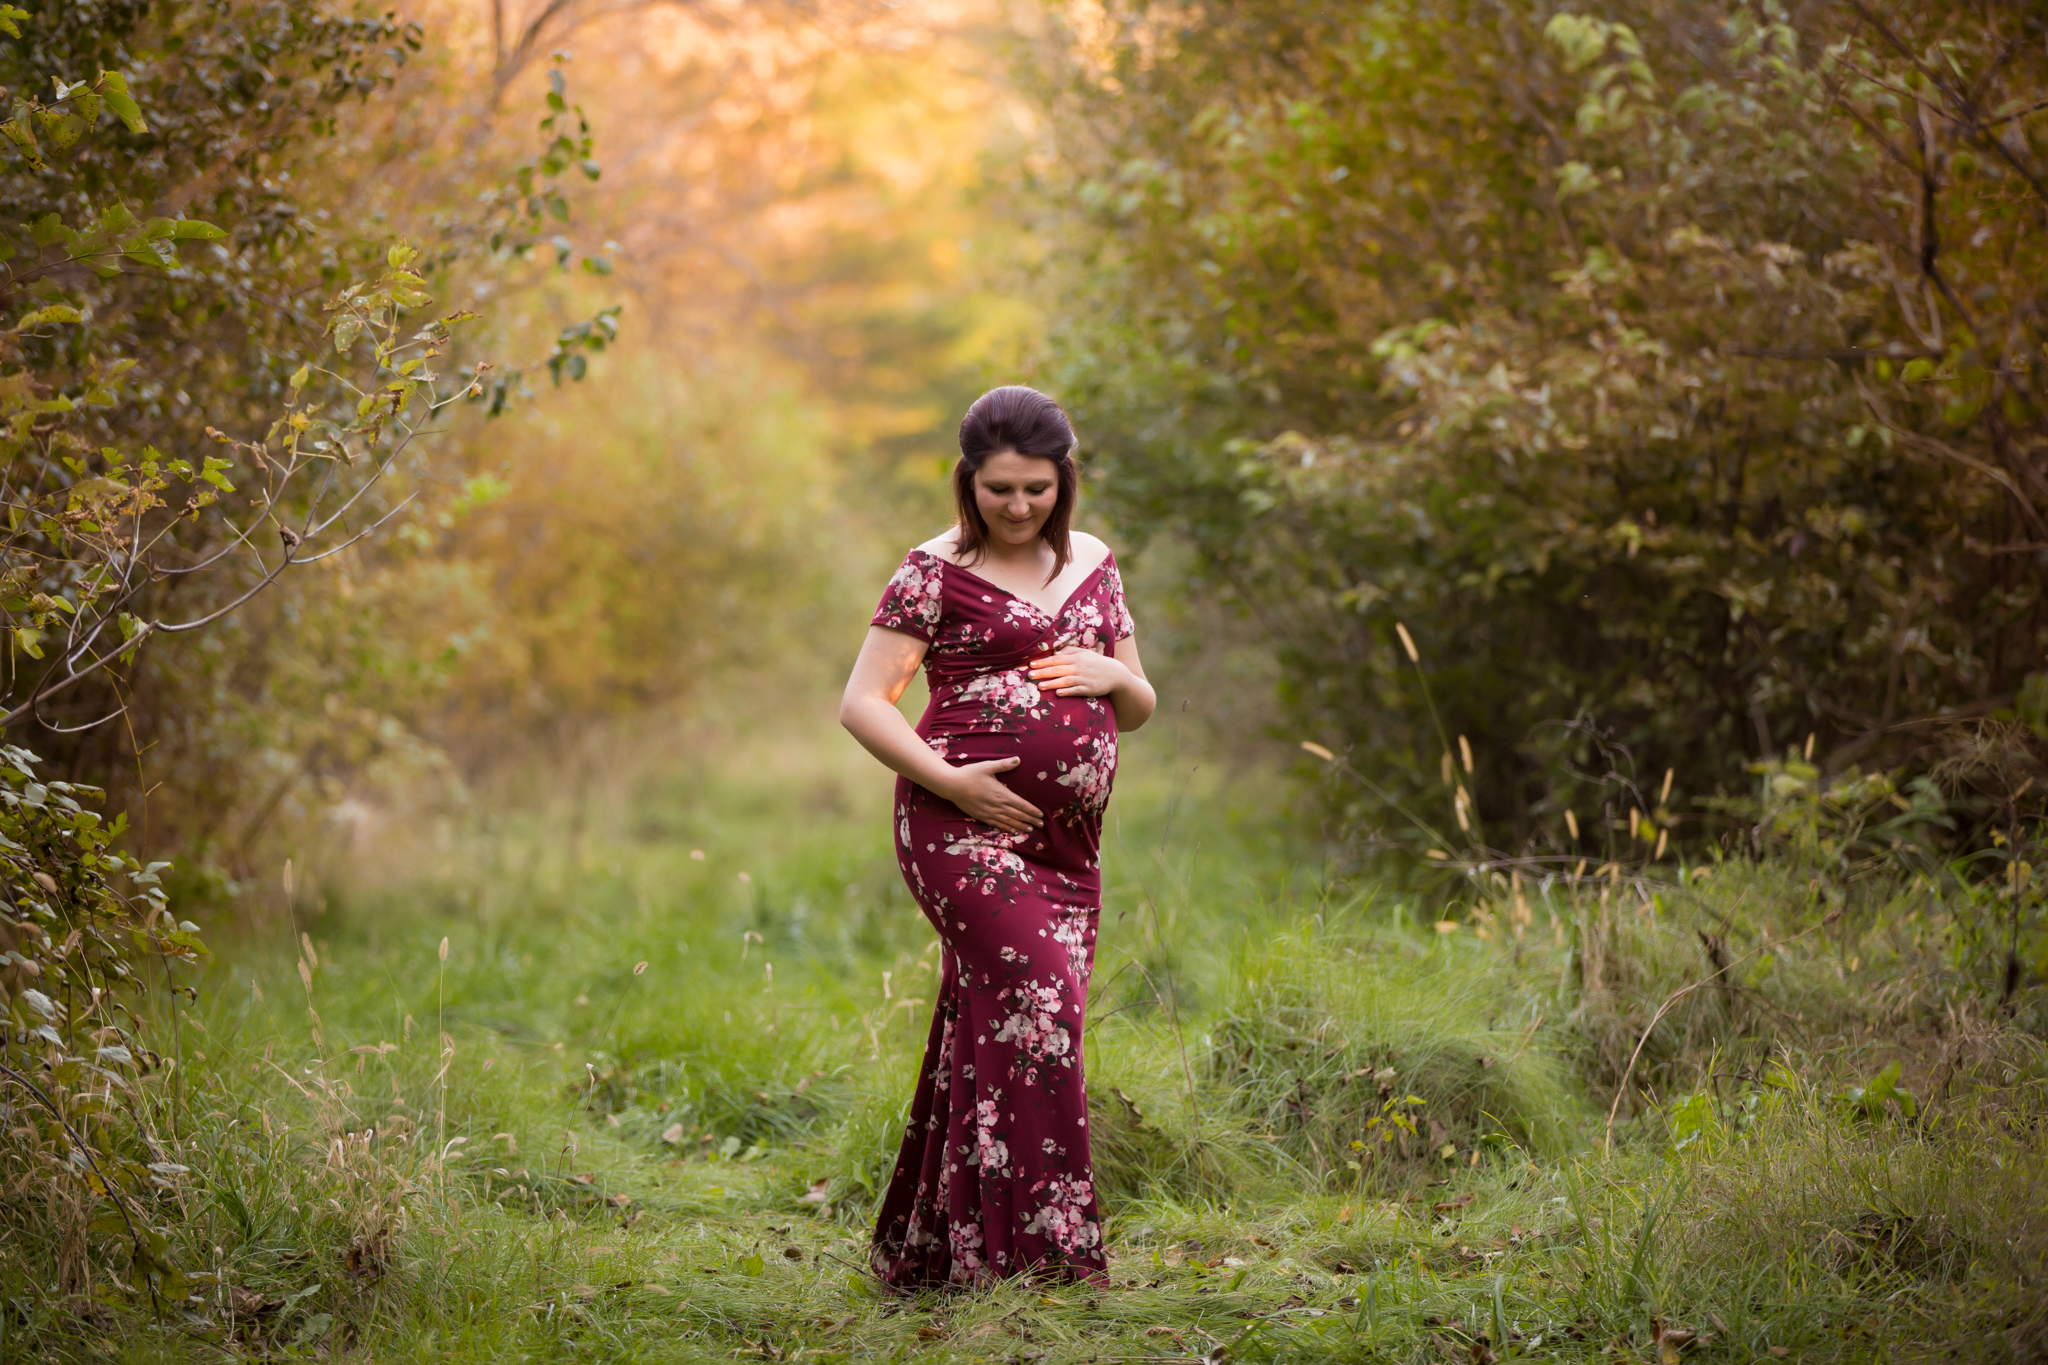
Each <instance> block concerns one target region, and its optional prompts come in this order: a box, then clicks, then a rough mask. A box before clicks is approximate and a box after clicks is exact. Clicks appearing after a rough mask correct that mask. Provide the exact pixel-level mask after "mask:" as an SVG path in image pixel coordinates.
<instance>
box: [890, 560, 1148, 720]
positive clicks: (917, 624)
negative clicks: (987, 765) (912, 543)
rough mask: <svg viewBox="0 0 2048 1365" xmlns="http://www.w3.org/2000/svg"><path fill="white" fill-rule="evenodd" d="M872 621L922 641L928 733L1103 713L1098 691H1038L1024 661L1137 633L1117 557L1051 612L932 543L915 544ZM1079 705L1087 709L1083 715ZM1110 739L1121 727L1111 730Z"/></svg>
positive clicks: (1109, 646)
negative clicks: (941, 553) (1094, 693)
mask: <svg viewBox="0 0 2048 1365" xmlns="http://www.w3.org/2000/svg"><path fill="white" fill-rule="evenodd" d="M873 624H874V625H878V626H882V627H884V628H885V629H888V630H896V631H901V632H903V633H904V634H906V635H912V636H915V637H916V638H918V639H920V640H923V641H924V642H925V643H926V644H928V645H929V646H930V647H931V648H930V649H929V650H928V651H927V652H926V654H925V660H924V664H925V672H926V675H927V678H928V680H929V681H930V683H931V692H932V701H931V706H930V707H929V708H928V709H927V711H926V712H925V717H924V720H923V721H922V722H920V724H919V726H918V732H919V733H920V734H922V735H924V736H925V737H926V738H927V739H931V738H933V737H934V736H941V735H946V734H966V733H973V732H980V733H992V732H993V733H1018V732H1020V731H1022V730H1025V729H1031V728H1035V727H1036V726H1038V725H1040V724H1053V725H1055V726H1057V728H1060V729H1065V730H1071V729H1073V728H1075V727H1076V725H1077V723H1079V724H1090V725H1092V724H1093V723H1095V722H1096V721H1098V719H1099V717H1098V715H1097V714H1096V713H1101V714H1103V715H1106V714H1107V712H1108V708H1107V706H1105V705H1104V703H1103V702H1102V699H1101V698H1099V697H1055V696H1053V695H1051V694H1050V693H1045V692H1041V691H1040V690H1039V687H1038V685H1037V684H1036V683H1034V682H1032V681H1031V679H1030V677H1029V675H1028V673H1027V669H1028V668H1029V666H1030V663H1031V661H1032V660H1033V659H1036V658H1039V657H1041V656H1043V655H1046V654H1052V653H1055V652H1057V651H1059V650H1062V649H1068V648H1078V649H1094V650H1100V651H1101V652H1103V653H1105V654H1107V653H1109V652H1111V651H1112V650H1113V649H1114V648H1115V646H1116V642H1117V641H1118V640H1120V639H1122V638H1124V637H1125V636H1127V635H1129V634H1131V633H1132V626H1131V616H1130V612H1129V611H1128V610H1127V609H1126V607H1125V605H1124V590H1123V582H1122V580H1121V579H1120V578H1119V577H1118V575H1117V571H1116V558H1115V556H1113V555H1109V556H1105V557H1104V558H1103V561H1102V563H1101V564H1099V565H1097V566H1096V567H1095V568H1094V569H1092V570H1091V571H1090V572H1089V574H1088V576H1087V577H1086V578H1083V579H1082V580H1081V582H1080V583H1079V584H1078V585H1076V586H1075V588H1074V590H1073V591H1072V592H1070V593H1069V594H1068V595H1067V600H1066V601H1065V603H1063V604H1062V605H1061V607H1060V609H1059V610H1058V611H1057V612H1047V611H1046V610H1045V609H1044V608H1042V607H1040V606H1038V605H1037V604H1036V603H1033V602H1029V601H1027V600H1025V599H1024V598H1022V597H1019V596H1017V595H1016V594H1015V593H1012V592H1009V591H1007V590H1006V589H1004V588H1002V587H1000V586H998V585H997V584H994V583H991V582H989V581H988V580H987V579H985V578H983V577H981V575H979V574H977V573H975V572H973V571H972V570H970V569H963V568H961V567H960V566H959V565H957V564H951V563H948V562H947V561H946V560H944V559H941V558H939V556H937V555H935V554H932V553H931V552H930V551H928V550H912V551H911V552H910V553H909V554H908V555H906V556H905V557H904V560H903V563H902V564H901V565H900V566H899V567H898V568H897V570H896V574H895V576H894V577H893V578H891V579H890V580H889V587H888V589H887V591H885V592H884V593H883V594H882V602H881V605H880V606H879V607H877V608H876V610H875V615H874V619H873ZM1081 712H1088V713H1089V714H1088V715H1087V717H1086V718H1085V720H1084V718H1083V716H1082V715H1081ZM1109 733H1110V735H1111V736H1112V737H1113V736H1114V735H1115V729H1114V726H1113V724H1112V728H1111V729H1110V731H1109Z"/></svg>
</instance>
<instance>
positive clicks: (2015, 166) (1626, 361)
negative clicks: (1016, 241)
mask: <svg viewBox="0 0 2048 1365" xmlns="http://www.w3.org/2000/svg"><path fill="white" fill-rule="evenodd" d="M1070 13H1071V16H1072V20H1073V22H1072V25H1071V27H1070V28H1068V29H1066V30H1064V31H1062V32H1061V34H1060V36H1059V38H1058V40H1057V41H1052V42H1048V43H1047V44H1045V45H1044V46H1043V47H1042V48H1041V53H1042V58H1041V63H1040V67H1039V69H1040V70H1041V71H1043V72H1045V73H1046V74H1045V76H1044V81H1045V84H1044V97H1045V99H1046V100H1047V102H1048V104H1049V107H1050V108H1051V109H1052V110H1053V111H1054V120H1053V126H1054V128H1055V130H1056V134H1055V135H1056V138H1057V141H1058V144H1059V153H1060V154H1059V158H1058V161H1057V163H1056V166H1055V168H1053V169H1051V170H1049V171H1048V173H1047V175H1046V177H1045V181H1044V187H1043V194H1042V197H1041V198H1040V199H1039V200H1038V202H1039V203H1040V204H1041V205H1042V206H1043V209H1042V211H1043V212H1044V214H1045V215H1046V219H1045V228H1044V230H1045V231H1046V232H1047V233H1048V234H1049V235H1050V236H1051V237H1052V238H1053V239H1054V240H1056V241H1057V242H1058V243H1059V244H1060V247H1059V249H1058V250H1056V251H1054V252H1053V253H1052V256H1053V259H1054V261H1055V262H1056V265H1055V268H1054V269H1053V270H1052V271H1050V272H1049V274H1050V276H1051V279H1052V281H1053V282H1055V283H1056V285H1057V287H1058V289H1059V294H1058V297H1059V300H1060V302H1059V304H1058V305H1057V306H1056V307H1054V308H1053V309H1052V310H1051V312H1052V316H1053V317H1054V318H1055V319H1056V320H1057V322H1056V338H1055V348H1054V349H1055V353H1056V355H1057V364H1056V365H1055V367H1054V369H1053V373H1054V374H1056V375H1057V380H1056V382H1055V385H1054V386H1055V387H1056V388H1057V389H1059V391H1060V392H1061V393H1062V394H1063V396H1064V397H1065V398H1067V400H1068V401H1070V402H1071V403H1073V405H1074V406H1075V408H1076V409H1077V410H1078V411H1079V412H1081V413H1082V414H1084V417H1085V422H1086V426H1087V430H1088V439H1089V441H1090V444H1091V446H1092V447H1093V451H1094V453H1095V455H1096V462H1095V467H1096V468H1097V469H1098V471H1099V472H1100V474H1101V485H1100V486H1101V489H1102V492H1103V493H1104V495H1105V496H1106V497H1107V498H1108V499H1109V501H1110V503H1111V504H1112V506H1113V508H1114V515H1115V517H1116V519H1117V522H1118V524H1119V526H1120V527H1121V528H1123V529H1124V530H1125V531H1126V533H1127V534H1129V535H1130V536H1132V537H1134V538H1139V539H1142V538H1146V537H1151V536H1168V537H1173V538H1176V539H1178V540H1180V541H1182V542H1183V543H1185V544H1186V545H1188V546H1190V547H1192V550H1193V554H1194V564H1195V567H1196V571H1197V572H1196V578H1195V580H1194V581H1195V583H1196V584H1197V585H1198V586H1197V587H1195V588H1194V589H1193V591H1195V592H1200V593H1209V594H1214V595H1216V596H1219V597H1225V598H1230V599H1234V600H1236V601H1237V602H1239V603H1240V604H1241V605H1242V607H1243V608H1244V610H1245V611H1247V612H1248V613H1250V615H1251V616H1252V617H1253V618H1255V619H1256V620H1257V622H1258V623H1259V626H1260V628H1261V630H1262V632H1263V634H1264V635H1265V637H1266V638H1267V639H1269V640H1270V641H1271V642H1272V643H1273V645H1274V647H1275V648H1276V649H1277V650H1278V652H1279V656H1280V659H1281V663H1282V669H1283V679H1284V681H1283V688H1284V695H1285V699H1286V704H1287V706H1288V708H1289V711H1290V713H1291V715H1292V716H1293V718H1294V719H1295V721H1296V723H1297V724H1298V725H1299V726H1300V733H1301V735H1302V736H1303V737H1307V738H1311V739H1314V740H1316V741H1320V742H1321V743H1322V744H1324V745H1326V746H1328V747H1330V748H1332V749H1335V750H1338V751H1341V752H1343V753H1346V754H1349V755H1350V757H1351V761H1352V763H1353V764H1354V765H1355V766H1356V767H1357V768H1358V769H1359V770H1361V771H1363V772H1365V773H1369V774H1370V775H1371V778H1372V779H1373V780H1374V781H1375V782H1376V783H1377V784H1378V785H1379V786H1381V787H1383V788H1385V789H1386V790H1385V791H1383V792H1381V793H1380V794H1377V795H1376V794H1374V793H1373V792H1372V791H1370V790H1367V789H1365V788H1363V787H1349V788H1347V789H1346V791H1345V793H1344V796H1343V798H1342V800H1343V801H1344V802H1345V803H1347V804H1348V806H1349V809H1350V812H1351V816H1352V818H1353V819H1355V820H1359V821H1362V822H1363V823H1364V824H1365V825H1366V826H1367V827H1368V828H1372V829H1376V830H1378V831H1380V832H1383V833H1384V834H1385V835H1386V836H1387V837H1392V838H1398V839H1411V840H1412V839H1419V838H1421V837H1422V836H1420V835H1418V834H1417V833H1416V831H1414V830H1413V829H1411V828H1407V827H1406V826H1405V822H1404V821H1403V820H1401V819H1400V818H1399V817H1398V816H1396V815H1395V814H1394V812H1393V810H1392V808H1391V806H1390V804H1389V802H1390V801H1392V800H1397V799H1400V800H1406V801H1428V802H1430V803H1432V809H1435V810H1446V809H1447V807H1448V805H1449V801H1448V800H1442V799H1440V798H1443V797H1447V796H1448V795H1449V788H1452V787H1459V788H1462V787H1464V786H1466V785H1469V788H1470V792H1471V794H1472V797H1473V799H1474V800H1476V812H1474V815H1473V818H1474V821H1475V824H1476V828H1477V829H1480V830H1483V831H1484V833H1485V836H1486V838H1487V839H1488V840H1490V841H1491V842H1492V843H1494V844H1495V845H1498V846H1502V847H1507V846H1524V845H1528V844H1531V843H1533V844H1534V846H1536V847H1539V848H1543V849H1547V850H1551V851H1553V852H1556V853H1562V854H1566V855H1571V854H1577V853H1581V852H1597V851H1600V850H1603V849H1605V848H1607V847H1608V846H1609V845H1610V843H1611V841H1610V840H1609V839H1608V838H1607V837H1606V835H1605V833H1604V832H1598V831H1596V830H1595V826H1594V822H1592V821H1590V820H1589V821H1588V822H1587V835H1586V837H1584V838H1579V837H1576V835H1575V834H1574V833H1573V832H1571V831H1569V830H1568V829H1567V827H1566V824H1565V822H1564V821H1563V819H1562V818H1561V817H1562V815H1563V812H1564V811H1565V810H1567V809H1570V808H1572V807H1574V806H1576V808H1577V814H1578V816H1586V815H1587V814H1588V813H1589V812H1590V811H1592V810H1594V809H1595V808H1597V807H1600V806H1603V805H1604V806H1605V807H1606V811H1605V814H1606V817H1607V820H1606V821H1605V822H1604V823H1607V824H1609V825H1610V827H1612V824H1613V822H1615V821H1618V820H1619V819H1620V817H1621V816H1623V815H1624V814H1625V813H1626V811H1627V809H1628V807H1629V806H1630V805H1632V804H1634V805H1641V806H1643V807H1645V808H1647V807H1649V806H1650V805H1651V804H1652V803H1653V801H1654V798H1655V792H1656V789H1657V788H1658V787H1659V786H1660V779H1661V775H1662V773H1663V772H1664V770H1666V769H1667V768H1672V769H1675V770H1676V783H1677V791H1678V792H1679V793H1680V796H1681V799H1682V801H1683V802H1685V803H1688V808H1689V809H1694V810H1696V809H1697V807H1696V806H1691V805H1690V804H1689V803H1692V802H1693V801H1695V800H1696V799H1697V798H1699V797H1703V796H1714V795H1729V794H1736V793H1743V792H1746V791H1747V790H1749V789H1750V788H1751V786H1752V784H1753V783H1754V781H1755V778H1754V777H1753V776H1751V774H1750V771H1749V770H1750V769H1751V767H1752V766H1753V765H1756V764H1759V763H1765V764H1769V763H1781V762H1783V761H1785V760H1787V759H1788V757H1789V758H1790V759H1791V760H1792V761H1794V762H1795V764H1797V763H1801V762H1804V761H1805V760H1811V764H1812V766H1813V768H1815V769H1817V770H1818V771H1819V772H1820V773H1822V774H1828V775H1833V774H1840V773H1843V772H1845V771H1848V770H1850V769H1852V768H1854V767H1856V766H1858V765H1860V766H1862V767H1864V768H1866V769H1867V768H1872V767H1876V768H1894V769H1895V768H1898V767H1900V766H1902V765H1903V766H1907V767H1911V768H1914V769H1916V770H1919V771H1925V770H1926V769H1928V768H1929V767H1930V766H1932V765H1934V764H1935V763H1937V762H1939V761H1940V760H1941V759H1942V757H1943V755H1945V754H1953V753H1955V752H1959V751H1962V750H1970V749H1972V748H1973V746H1976V747H1981V746H1982V745H1983V743H1984V742H1985V737H1986V736H1987V735H1989V736H1992V737H1993V745H1992V747H1994V748H1997V749H1999V750H2000V751H2002V752H2012V753H2015V754H2016V755H2017V756H2016V757H2015V759H2014V762H2013V765H2012V769H2011V771H2012V772H2013V774H2015V776H2014V777H2013V781H2012V784H2011V785H2010V786H2006V787H2003V788H2002V789H2001V790H2000V792H1999V794H1998V795H1997V796H1995V797H1987V796H1985V795H1984V793H1983V792H1982V791H1973V792H1971V795H1972V797H1973V799H1975V800H1976V802H1977V804H1976V806H1975V818H1976V819H1977V820H1980V821H1984V822H1988V823H1989V824H1994V825H1998V826H2001V827H2003V826H2005V825H2006V824H2008V823H2009V822H2010V820H2011V819H2013V818H2014V817H2015V814H2016V808H2015V807H2014V805H2013V804H2012V799H2020V800H2025V799H2028V798H2025V797H2022V796H2021V795H2020V793H2021V789H2022V787H2023V786H2024V784H2025V782H2026V780H2027V778H2029V777H2038V776H2039V775H2040V774H2041V765H2040V760H2039V755H2040V753H2041V749H2040V748H2039V747H2038V746H2039V744H2040V742H2041V740H2042V739H2044V738H2048V673H2044V647H2048V614H2044V610H2048V609H2044V605H2043V602H2042V594H2041V585H2042V580H2043V572H2042V571H2043V568H2044V566H2048V426H2044V408H2043V402H2044V398H2043V394H2042V390H2041V383H2042V380H2041V364H2042V360H2043V351H2042V343H2043V341H2044V332H2043V317H2044V314H2043V311H2042V293H2041V290H2042V281H2043V279H2044V278H2048V274H2044V256H2043V253H2044V247H2048V236H2044V217H2043V215H2044V210H2048V199H2044V190H2048V121H2044V111H2043V103H2042V102H2043V99H2044V96H2048V64H2044V48H2043V38H2044V23H2048V20H2044V18H2043V16H2042V15H2041V13H2040V11H2039V10H2038V9H2037V8H2035V7H2031V6H2025V5H2009V4H1985V5H1961V4H1957V5H1951V4H1936V5H1924V6H1913V7H1909V8H1907V9H1896V8H1894V9H1892V10H1887V11H1886V12H1885V13H1884V14H1883V15H1882V17H1880V16H1879V15H1878V13H1877V12H1876V11H1872V10H1866V9H1865V8H1863V7H1862V6H1861V5H1859V4H1857V3H1854V0H1851V3H1813V4H1794V5H1779V4H1776V3H1765V4H1750V3H1730V4H1689V5H1670V4H1656V3H1652V4H1646V5H1631V4H1623V5H1619V6H1605V7H1599V8H1598V9H1597V10H1595V11H1579V10H1575V9H1574V8H1573V7H1552V6H1549V5H1527V4H1516V3H1471V4H1452V5H1448V6H1446V5H1434V4H1432V5H1419V4H1407V3H1402V2H1401V0H1396V2H1395V3H1390V4H1378V5H1371V6H1363V7H1361V6H1357V5H1342V4H1331V5H1321V4H1313V3H1310V4H1301V3H1278V2H1277V0H1218V2H1217V3H1210V4H1205V5H1201V6H1197V7H1185V6H1178V5H1175V6H1167V5H1147V4H1114V3H1112V4H1109V5H1106V6H1077V7H1074V8H1073V9H1072V10H1071V11H1070ZM1397 623H1405V624H1406V626H1407V627H1408V629H1409V630H1410V631H1411V632H1412V634H1413V638H1414V640H1415V643H1416V645H1417V646H1418V648H1419V651H1420V668H1419V669H1417V668H1414V667H1412V666H1411V664H1410V660H1409V659H1408V657H1406V654H1405V651H1404V649H1403V647H1402V646H1401V644H1400V643H1399V642H1398V640H1397V636H1396V631H1395V627H1396V624H1397ZM1425 686H1426V688H1427V689H1428V691H1429V692H1431V693H1433V694H1434V707H1433V708H1432V705H1431V704H1430V702H1429V699H1428V697H1427V696H1426V695H1425V693H1424V690H1423V689H1424V687H1425ZM1439 716H1440V720H1439V719H1438V717H1439ZM1987 727H1989V728H1987ZM1464 737H1469V739H1467V738H1464ZM1467 742H1469V746H1470V750H1471V758H1470V760H1467V759H1466V758H1465V757H1464V756H1463V755H1462V754H1461V753H1459V746H1460V745H1461V744H1465V743H1467ZM1624 753H1626V754H1628V755H1630V756H1631V758H1629V759H1624V758H1623V757H1622V755H1623V754H1624ZM2028 755H2031V757H2029V756H2028ZM1630 762H1633V763H1634V764H1636V765H1639V767H1640V769H1641V771H1640V772H1637V773H1635V774H1634V776H1635V778H1636V781H1637V783H1638V786H1639V788H1645V789H1648V790H1649V791H1650V792H1651V796H1650V797H1648V798H1646V797H1645V796H1644V794H1643V791H1642V790H1637V791H1635V792H1633V793H1629V792H1623V791H1621V790H1619V789H1618V788H1616V787H1615V786H1614V785H1613V783H1612V781H1611V779H1610V776H1609V775H1610V773H1613V772H1617V771H1618V772H1619V773H1620V774H1621V775H1622V776H1628V775H1629V764H1630ZM1474 764H1476V771H1474V770H1473V765H1474ZM1964 766H1968V764H1965V765H1964ZM1802 771H1804V770H1802ZM1992 785H1993V786H1996V785H1997V784H1996V783H1993V784H1992ZM2039 788H2040V784H2039V782H2038V781H2037V782H2036V784H2035V787H2034V788H2033V790H2034V791H2035V792H2036V793H2038V791H2039ZM1670 790H1671V789H1670V787H1669V786H1664V792H1665V794H1666V795H1667V796H1668V794H1669V792H1670ZM2009 798H2011V799H2009ZM1677 804H1678V803H1673V809H1676V808H1677ZM1461 818H1462V817H1461ZM1442 823H1444V824H1446V825H1448V823H1449V821H1448V818H1447V817H1446V818H1445V819H1444V820H1443V822H1442ZM1626 823H1627V824H1628V826H1629V833H1630V834H1631V835H1632V836H1636V837H1640V838H1642V839H1645V840H1654V839H1655V838H1656V837H1657V836H1658V835H1659V834H1660V833H1661V832H1662V829H1663V828H1664V827H1668V825H1669V824H1670V823H1671V821H1670V820H1658V821H1652V822H1650V823H1649V824H1647V825H1642V824H1637V823H1636V822H1633V821H1631V822H1626ZM1724 828H1725V827H1724ZM1695 832H1697V830H1695ZM1713 832H1715V833H1720V832H1722V831H1721V830H1715V831H1713ZM1681 834H1683V831H1681Z"/></svg>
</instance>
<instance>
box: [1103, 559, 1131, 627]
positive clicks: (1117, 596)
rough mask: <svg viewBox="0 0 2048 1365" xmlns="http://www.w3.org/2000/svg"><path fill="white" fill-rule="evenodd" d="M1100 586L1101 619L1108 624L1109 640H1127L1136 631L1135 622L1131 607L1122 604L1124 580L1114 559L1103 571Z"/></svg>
mask: <svg viewBox="0 0 2048 1365" xmlns="http://www.w3.org/2000/svg"><path fill="white" fill-rule="evenodd" d="M1102 586H1103V597H1104V605H1105V607H1106V608H1107V609H1106V610H1105V611H1104V612H1103V613H1102V616H1103V620H1104V622H1105V623H1106V624H1107V625H1108V626H1109V638H1110V639H1111V640H1127V639H1129V638H1130V637H1131V636H1133V635H1136V634H1137V633H1138V624H1137V622H1135V621H1133V620H1131V609H1130V608H1129V607H1128V606H1126V605H1124V580H1123V578H1122V577H1121V576H1120V575H1119V574H1118V573H1117V571H1116V561H1114V560H1111V561H1110V564H1109V567H1108V568H1107V569H1105V570H1104V571H1103V574H1102Z"/></svg>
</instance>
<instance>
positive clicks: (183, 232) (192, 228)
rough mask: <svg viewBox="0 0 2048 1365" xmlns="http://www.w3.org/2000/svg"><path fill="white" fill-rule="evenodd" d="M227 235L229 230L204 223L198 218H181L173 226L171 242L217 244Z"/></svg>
mask: <svg viewBox="0 0 2048 1365" xmlns="http://www.w3.org/2000/svg"><path fill="white" fill-rule="evenodd" d="M227 235H228V234H227V229H225V228H218V227H215V226H214V225H213V224H212V223H203V222H201V221H200V220H199V219H197V218H179V219H177V220H175V221H173V222H172V224H171V240H172V241H174V242H217V241H219V240H220V239H221V238H223V237H225V236H227Z"/></svg>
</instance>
